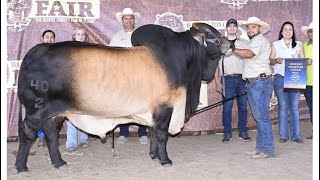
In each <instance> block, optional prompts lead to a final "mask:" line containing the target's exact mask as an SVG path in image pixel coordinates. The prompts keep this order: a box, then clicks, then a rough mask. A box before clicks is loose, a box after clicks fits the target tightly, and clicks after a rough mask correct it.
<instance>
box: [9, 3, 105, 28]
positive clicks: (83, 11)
mask: <svg viewBox="0 0 320 180" xmlns="http://www.w3.org/2000/svg"><path fill="white" fill-rule="evenodd" d="M99 18H100V0H57V1H53V0H9V2H8V8H7V21H8V30H10V31H13V32H18V31H23V30H24V29H25V27H26V26H28V25H29V24H30V22H31V21H32V20H35V21H36V22H85V23H94V21H95V20H96V19H99Z"/></svg>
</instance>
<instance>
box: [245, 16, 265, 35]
mask: <svg viewBox="0 0 320 180" xmlns="http://www.w3.org/2000/svg"><path fill="white" fill-rule="evenodd" d="M248 24H256V25H259V26H260V29H261V34H264V33H266V32H268V31H269V30H270V25H269V24H268V23H266V22H264V21H261V20H260V19H259V18H257V17H249V18H248V20H247V21H246V22H244V23H242V24H240V27H241V28H242V29H244V30H247V25H248Z"/></svg>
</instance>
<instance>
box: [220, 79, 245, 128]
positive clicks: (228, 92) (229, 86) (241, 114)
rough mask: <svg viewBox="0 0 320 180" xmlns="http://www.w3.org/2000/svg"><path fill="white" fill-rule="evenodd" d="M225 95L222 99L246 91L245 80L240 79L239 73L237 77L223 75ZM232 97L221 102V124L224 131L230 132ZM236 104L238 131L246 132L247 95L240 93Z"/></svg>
mask: <svg viewBox="0 0 320 180" xmlns="http://www.w3.org/2000/svg"><path fill="white" fill-rule="evenodd" d="M224 79H225V80H224V81H225V85H224V89H225V97H224V99H228V98H231V97H233V96H236V95H238V94H241V93H243V92H245V91H246V82H245V81H244V80H243V79H242V77H241V75H240V76H237V77H232V76H225V77H224ZM233 100H234V99H233V98H232V99H230V100H228V101H226V102H225V103H223V110H222V114H223V117H222V124H223V127H224V130H223V132H224V133H231V130H232V125H231V121H232V107H233ZM237 105H238V129H239V133H240V134H241V133H243V132H247V130H248V129H247V95H246V94H245V95H242V96H240V97H238V98H237Z"/></svg>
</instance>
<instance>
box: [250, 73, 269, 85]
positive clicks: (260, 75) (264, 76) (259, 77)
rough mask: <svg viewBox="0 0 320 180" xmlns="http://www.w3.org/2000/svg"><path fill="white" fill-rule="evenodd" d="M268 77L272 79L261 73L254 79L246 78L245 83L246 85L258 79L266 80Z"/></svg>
mask: <svg viewBox="0 0 320 180" xmlns="http://www.w3.org/2000/svg"><path fill="white" fill-rule="evenodd" d="M269 77H272V76H271V75H266V73H261V74H259V76H258V77H255V78H246V81H247V83H251V82H253V81H255V80H258V79H266V78H269Z"/></svg>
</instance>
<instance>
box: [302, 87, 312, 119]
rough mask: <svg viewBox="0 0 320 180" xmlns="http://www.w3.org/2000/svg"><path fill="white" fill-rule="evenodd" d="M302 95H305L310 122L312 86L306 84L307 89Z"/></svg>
mask: <svg viewBox="0 0 320 180" xmlns="http://www.w3.org/2000/svg"><path fill="white" fill-rule="evenodd" d="M304 97H306V101H307V105H308V108H309V113H310V120H311V123H312V86H307V89H306V91H305V92H304Z"/></svg>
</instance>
